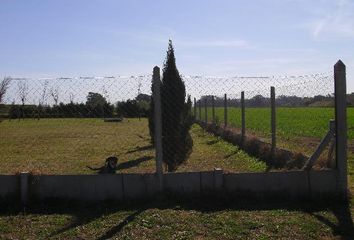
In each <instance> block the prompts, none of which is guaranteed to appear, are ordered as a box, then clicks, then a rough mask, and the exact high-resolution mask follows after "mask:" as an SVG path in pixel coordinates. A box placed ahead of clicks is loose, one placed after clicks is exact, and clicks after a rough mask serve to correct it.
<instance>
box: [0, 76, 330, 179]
mask: <svg viewBox="0 0 354 240" xmlns="http://www.w3.org/2000/svg"><path fill="white" fill-rule="evenodd" d="M182 79H183V82H184V85H185V91H186V98H185V101H186V100H187V96H190V97H191V100H192V106H191V109H190V112H191V114H192V115H193V117H194V118H195V119H197V120H202V121H205V116H206V117H207V121H208V122H211V121H214V122H216V123H218V124H220V125H222V124H225V121H227V126H228V127H231V128H235V129H239V128H240V127H241V92H242V91H243V92H244V96H245V108H246V114H245V117H246V119H245V122H246V132H247V134H255V135H257V136H259V137H262V138H264V139H266V140H267V139H268V140H269V138H270V135H271V127H270V126H271V124H270V121H271V120H270V87H271V86H273V87H275V94H276V107H277V110H276V130H277V135H278V136H279V137H281V138H283V139H289V138H294V139H295V138H298V140H297V141H303V139H304V138H306V139H307V140H309V142H308V144H309V145H311V148H310V150H309V151H308V152H307V153H309V152H310V151H312V150H313V148H314V147H315V145H316V144H317V142H318V139H320V138H321V137H322V136H324V135H325V133H326V131H327V130H328V121H329V119H332V118H333V117H334V108H333V103H334V98H333V93H334V87H333V85H334V83H333V74H332V73H330V72H327V73H320V74H313V75H303V76H269V77H242V76H235V77H210V76H184V75H182ZM151 83H152V75H151V74H144V75H135V76H106V77H83V76H81V77H68V78H66V77H61V78H11V81H10V85H9V87H8V89H7V91H6V94H5V96H4V97H3V100H2V102H1V105H0V117H1V118H2V119H3V120H4V119H8V120H13V119H17V120H23V119H24V120H27V119H30V118H33V119H36V120H38V122H40V121H39V120H41V121H42V118H43V119H57V122H56V123H55V124H58V125H59V128H61V129H62V132H65V126H66V125H65V124H67V123H68V121H71V122H70V124H71V125H72V127H73V128H72V129H75V126H79V125H80V126H83V128H82V129H81V130H77V131H74V132H75V134H74V132H73V130H72V129H70V130H68V131H70V132H69V133H70V134H72V135H73V136H72V137H73V138H74V137H76V140H75V141H76V142H74V144H77V146H74V149H76V151H71V150H70V151H68V150H67V149H64V148H62V149H58V148H54V147H53V146H50V145H48V146H45V148H43V149H40V148H39V147H38V149H39V150H38V152H37V153H36V150H35V149H36V147H37V146H41V144H42V143H43V142H44V141H48V139H47V138H46V137H45V138H43V139H42V137H43V136H42V135H40V131H35V132H31V131H29V130H28V129H27V130H26V131H27V132H26V134H34V135H33V136H35V135H36V136H37V137H38V136H39V137H38V138H35V139H33V141H34V142H35V143H36V144H38V145H37V146H36V144H33V145H32V153H31V154H30V155H31V157H32V158H39V157H40V155H41V153H40V151H51V150H53V149H54V150H55V151H57V154H58V155H57V157H58V156H59V158H61V159H64V160H63V161H64V162H65V161H70V159H74V160H75V159H76V160H80V161H82V162H81V163H80V164H81V165H80V167H78V168H82V167H83V166H84V165H86V164H96V165H97V164H99V162H102V158H103V156H109V155H113V154H114V155H118V156H119V157H120V158H121V159H122V160H123V162H125V161H126V162H131V161H132V160H136V161H135V162H134V161H133V164H132V165H129V164H128V163H126V165H124V164H123V165H122V166H121V169H123V170H124V169H129V168H131V167H133V168H134V167H139V166H140V167H141V166H143V167H142V168H141V169H142V171H154V163H153V161H152V160H153V159H154V153H153V146H151V141H150V133H149V130H148V120H147V118H148V117H149V115H150V114H151V109H150V106H151V105H150V101H151V94H152V90H151V89H152V88H151V87H152V86H151ZM175 90H176V91H177V87H176V89H171V91H172V92H173V91H175ZM225 94H226V98H227V103H226V105H227V119H226V120H225V118H224V116H225V112H224V111H225V108H224V106H225V101H224V98H225ZM212 97H213V98H214V108H215V109H214V111H215V118H213V114H212V113H213V112H212ZM194 99H195V101H196V103H197V105H194ZM164 101H169V102H171V103H172V104H167V105H166V104H164V103H162V107H164V106H170V107H171V111H167V114H165V115H163V117H164V118H165V121H164V120H163V122H165V124H169V121H166V119H168V118H177V117H179V116H180V115H179V114H175V113H174V111H173V109H172V108H178V106H177V105H176V104H177V102H178V101H177V99H175V98H173V96H172V97H171V98H170V99H164ZM205 111H206V114H205ZM68 118H69V119H71V120H67V119H68ZM75 118H88V119H86V120H85V121H86V122H85V121H74V120H73V119H75ZM101 118H104V119H106V120H109V119H120V120H121V119H127V120H128V121H130V122H131V123H132V125H130V126H129V129H128V130H127V132H126V133H124V134H123V129H118V128H119V127H117V128H115V127H112V126H111V127H112V128H111V130H112V131H116V132H115V133H110V131H111V130H109V129H107V128H104V129H96V128H97V122H95V121H96V120H97V119H101ZM138 118H139V119H140V118H141V119H140V121H139V120H138ZM89 119H91V120H92V121H91V120H89ZM4 122H5V121H4ZM102 122H103V121H102ZM171 122H173V121H171ZM70 124H69V125H70ZM3 126H4V124H3ZM3 126H2V127H3ZM16 127H23V128H26V126H19V125H17V126H16ZM35 128H38V129H42V128H43V130H44V131H46V134H47V135H49V136H52V137H53V138H56V137H58V136H59V135H60V133H61V130H59V131H58V130H57V129H53V128H49V127H48V125H46V126H45V127H43V126H41V125H40V124H37V125H32V130H33V129H35ZM78 129H79V128H78ZM114 129H115V130H114ZM14 130H15V129H14V128H8V129H5V131H2V136H1V137H2V138H3V139H5V138H9V137H14V138H17V140H18V141H19V142H22V141H23V139H27V140H29V139H31V138H32V137H33V136H28V135H26V134H24V138H23V139H21V138H20V137H19V135H16V136H14V135H13V134H14V133H13V132H15V131H14ZM79 131H84V132H85V134H81V133H80V132H79ZM191 131H192V130H191ZM90 132H91V133H90ZM18 134H20V133H18ZM58 134H59V135H58ZM70 134H69V135H70ZM25 135H26V136H25ZM70 136H71V135H70ZM129 136H134V137H132V138H131V139H130V137H129ZM191 136H192V138H193V139H192V140H195V138H197V137H198V136H197V134H196V133H194V132H192V134H191ZM62 137H63V136H62ZM164 137H165V138H167V137H170V138H173V137H176V136H164ZM301 137H302V140H301ZM87 138H90V139H91V138H97V139H96V142H94V141H91V140H90V141H89V140H87ZM312 139H315V140H314V141H312ZM112 142H114V143H112ZM125 142H128V143H125ZM54 144H58V143H54ZM71 144H73V142H71ZM129 144H130V145H129ZM284 145H286V144H284ZM16 147H18V148H21V144H20V143H14V144H13V145H11V146H9V149H8V152H6V153H5V154H3V156H2V158H6V159H1V161H3V160H4V161H10V160H11V159H12V161H14V159H17V160H18V159H20V160H21V161H22V160H23V159H26V160H25V161H24V163H21V164H22V165H21V164H20V166H25V165H26V164H29V162H28V161H27V158H28V156H26V154H28V152H26V151H20V153H19V154H18V156H17V157H14V155H15V153H14V152H13V151H15V150H14V149H15V148H16ZM286 147H292V146H286ZM173 148H175V149H170V150H168V149H167V150H165V151H171V152H174V153H175V152H176V149H178V151H186V150H185V149H181V146H180V145H178V144H176V145H175V146H174V147H173ZM196 148H197V144H194V147H193V150H192V151H197V150H198V149H196ZM178 151H177V152H178ZM78 152H80V153H81V154H78ZM138 153H139V154H140V153H143V155H139V154H138ZM129 154H133V155H134V154H135V155H134V157H135V159H132V156H131V155H129ZM167 154H168V153H167ZM190 156H191V158H193V157H196V156H197V157H199V158H201V157H204V156H202V155H201V154H200V155H190ZM53 157H55V156H51V158H53ZM214 157H215V156H214ZM42 158H43V156H42ZM48 158H49V157H48ZM215 158H216V157H215ZM74 160H73V161H74ZM150 160H151V161H150ZM21 161H20V162H21ZM63 161H62V162H63ZM215 161H217V160H216V159H215ZM147 162H149V163H147ZM43 164H44V166H42V167H39V168H40V171H44V170H43V168H52V169H53V171H54V169H55V167H56V166H57V165H58V164H60V161H56V162H55V164H52V165H51V163H50V162H48V161H47V162H46V161H43V162H42V165H43ZM144 164H145V165H144ZM15 165H16V164H10V165H9V166H12V167H14V166H15ZM214 165H215V166H217V165H218V163H215V164H214ZM16 166H18V165H16ZM37 167H38V165H37ZM15 168H16V167H15ZM17 168H18V167H17ZM33 168H35V167H33ZM68 168H69V166H68ZM196 170H197V169H196ZM62 171H63V172H71V170H69V171H68V169H62ZM80 171H81V170H80ZM134 171H135V170H134ZM44 172H46V171H44Z"/></svg>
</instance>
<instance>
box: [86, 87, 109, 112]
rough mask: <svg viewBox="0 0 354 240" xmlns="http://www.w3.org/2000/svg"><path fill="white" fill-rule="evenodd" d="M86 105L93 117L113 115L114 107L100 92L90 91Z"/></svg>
mask: <svg viewBox="0 0 354 240" xmlns="http://www.w3.org/2000/svg"><path fill="white" fill-rule="evenodd" d="M86 107H87V109H88V110H89V112H90V116H91V117H111V116H112V115H113V109H114V107H113V106H112V105H111V104H110V103H108V102H107V100H106V98H105V97H103V96H102V95H101V94H100V93H95V92H89V93H88V95H87V97H86Z"/></svg>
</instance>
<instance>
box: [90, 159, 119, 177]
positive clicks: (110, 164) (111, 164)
mask: <svg viewBox="0 0 354 240" xmlns="http://www.w3.org/2000/svg"><path fill="white" fill-rule="evenodd" d="M117 163H118V158H117V157H116V156H111V157H108V158H106V161H105V164H104V166H102V167H99V168H93V167H90V166H86V167H87V168H88V169H91V170H94V171H98V173H99V174H106V173H110V174H113V173H116V170H117Z"/></svg>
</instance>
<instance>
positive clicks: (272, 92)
mask: <svg viewBox="0 0 354 240" xmlns="http://www.w3.org/2000/svg"><path fill="white" fill-rule="evenodd" d="M270 106H271V123H270V124H271V134H272V149H271V152H272V155H274V153H275V149H276V118H275V117H276V114H275V88H274V87H273V86H272V87H270Z"/></svg>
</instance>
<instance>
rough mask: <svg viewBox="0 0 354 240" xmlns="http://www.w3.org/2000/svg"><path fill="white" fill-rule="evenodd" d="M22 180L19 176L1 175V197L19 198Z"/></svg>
mask: <svg viewBox="0 0 354 240" xmlns="http://www.w3.org/2000/svg"><path fill="white" fill-rule="evenodd" d="M19 194H20V178H19V176H18V175H0V197H3V198H4V197H13V196H15V197H19Z"/></svg>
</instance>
